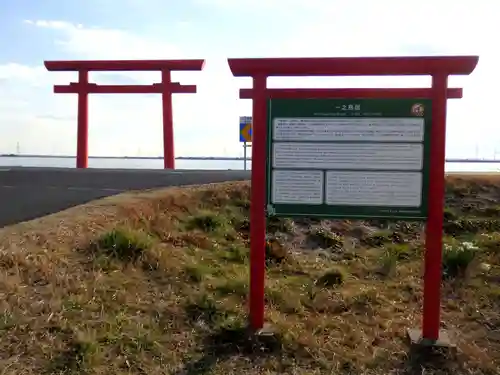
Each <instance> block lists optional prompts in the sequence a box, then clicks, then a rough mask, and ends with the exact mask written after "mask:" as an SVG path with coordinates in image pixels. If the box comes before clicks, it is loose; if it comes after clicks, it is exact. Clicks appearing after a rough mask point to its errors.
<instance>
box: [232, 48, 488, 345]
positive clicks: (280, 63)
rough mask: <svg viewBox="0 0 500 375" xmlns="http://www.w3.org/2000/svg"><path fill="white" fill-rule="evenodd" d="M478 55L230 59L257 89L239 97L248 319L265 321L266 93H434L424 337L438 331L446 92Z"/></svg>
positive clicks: (457, 93) (256, 325)
mask: <svg viewBox="0 0 500 375" xmlns="http://www.w3.org/2000/svg"><path fill="white" fill-rule="evenodd" d="M478 60H479V57H478V56H436V57H428V56H423V57H371V58H347V57H343V58H253V59H228V63H229V67H230V69H231V72H232V73H233V76H235V77H251V78H252V80H253V88H252V89H241V90H240V98H241V99H252V100H253V103H252V116H253V119H252V192H251V205H250V222H251V226H250V324H251V326H252V328H253V329H255V330H258V329H260V328H262V327H263V325H264V281H265V235H266V219H265V203H266V200H265V199H266V198H265V184H266V134H267V132H266V127H267V100H268V99H271V98H309V99H312V98H429V99H432V102H433V111H432V130H431V168H430V174H429V180H430V181H429V187H428V190H429V192H428V194H429V195H428V197H429V198H428V205H429V207H428V218H427V225H426V251H425V275H424V304H423V324H422V334H421V336H420V339H424V340H429V341H430V342H436V341H437V340H439V338H440V330H439V326H440V303H441V267H442V231H443V204H444V189H445V179H444V177H445V138H446V101H447V98H461V97H462V90H461V89H448V87H447V86H448V76H449V75H453V74H457V75H468V74H470V73H472V71H473V70H474V69H475V67H476V65H477V62H478ZM410 75H411V76H415V75H430V76H432V88H428V89H425V88H423V89H397V88H391V89H388V88H386V89H380V88H379V89H363V88H361V89H356V88H347V89H268V88H267V78H268V77H271V76H281V77H283V76H410Z"/></svg>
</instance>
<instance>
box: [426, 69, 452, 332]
mask: <svg viewBox="0 0 500 375" xmlns="http://www.w3.org/2000/svg"><path fill="white" fill-rule="evenodd" d="M447 84H448V76H447V75H446V74H439V75H433V76H432V89H433V91H434V95H433V98H432V106H433V108H432V127H431V153H430V157H431V165H432V168H431V169H430V172H429V173H430V175H429V216H428V219H427V225H426V236H425V244H426V246H425V247H426V249H425V271H424V306H423V322H422V337H423V338H424V339H428V340H431V341H436V340H438V339H439V326H440V310H441V272H442V265H441V263H442V251H443V249H442V247H443V205H444V189H445V177H444V176H445V147H446V104H447V103H446V89H447Z"/></svg>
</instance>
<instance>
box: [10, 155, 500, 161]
mask: <svg viewBox="0 0 500 375" xmlns="http://www.w3.org/2000/svg"><path fill="white" fill-rule="evenodd" d="M0 158H37V159H75V158H76V156H71V155H35V154H0ZM89 159H131V160H134V159H136V160H163V156H89ZM175 159H176V160H244V158H243V156H178V157H176V158H175ZM247 160H251V158H250V157H248V158H247ZM499 162H500V161H499Z"/></svg>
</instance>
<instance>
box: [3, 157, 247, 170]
mask: <svg viewBox="0 0 500 375" xmlns="http://www.w3.org/2000/svg"><path fill="white" fill-rule="evenodd" d="M250 164H251V163H250V161H247V169H250ZM0 166H2V167H6V166H11V167H14V166H16V167H58V168H75V167H76V158H58V157H54V158H52V157H50V158H46V157H44V158H37V157H22V156H16V157H9V156H0ZM243 166H244V165H243V160H176V161H175V168H176V169H236V170H238V169H243ZM89 168H112V169H113V168H116V169H121V168H125V169H163V159H134V158H111V159H108V158H89Z"/></svg>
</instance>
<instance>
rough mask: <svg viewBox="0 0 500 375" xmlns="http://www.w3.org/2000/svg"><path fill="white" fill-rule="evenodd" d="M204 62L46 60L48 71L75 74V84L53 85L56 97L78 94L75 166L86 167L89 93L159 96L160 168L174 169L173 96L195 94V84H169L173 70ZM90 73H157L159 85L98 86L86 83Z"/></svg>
mask: <svg viewBox="0 0 500 375" xmlns="http://www.w3.org/2000/svg"><path fill="white" fill-rule="evenodd" d="M204 63H205V61H204V60H100V61H45V62H44V64H45V67H46V68H47V70H48V71H51V72H53V71H59V72H62V71H76V72H78V82H71V83H70V84H69V85H56V86H54V92H55V93H56V94H77V95H78V117H77V118H78V120H77V121H78V131H77V138H78V140H77V151H76V167H77V168H87V167H88V128H89V125H88V94H162V114H163V166H164V168H165V169H174V168H175V153H174V124H173V116H172V94H180V93H185V94H194V93H196V85H181V84H180V83H178V82H172V77H171V73H172V71H201V70H202V69H203V66H204ZM90 71H160V72H161V79H162V80H161V83H154V84H152V85H98V84H95V83H89V72H90Z"/></svg>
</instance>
